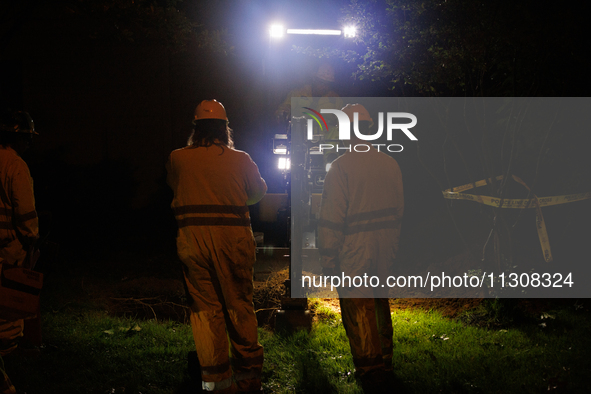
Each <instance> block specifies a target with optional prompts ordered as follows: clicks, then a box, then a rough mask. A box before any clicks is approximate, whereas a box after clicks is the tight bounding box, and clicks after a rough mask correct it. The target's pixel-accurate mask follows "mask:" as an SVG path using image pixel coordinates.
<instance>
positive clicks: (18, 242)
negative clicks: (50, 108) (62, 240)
mask: <svg viewBox="0 0 591 394" xmlns="http://www.w3.org/2000/svg"><path fill="white" fill-rule="evenodd" d="M38 238H39V222H38V220H37V211H36V210H35V197H34V195H33V180H32V179H31V174H30V172H29V167H28V166H27V164H26V163H25V162H24V161H23V159H21V158H20V156H19V155H18V154H17V153H16V152H15V151H14V149H12V148H10V147H4V146H2V145H0V263H4V264H15V265H22V264H23V262H24V260H25V258H26V256H27V252H28V251H29V248H30V247H31V246H32V245H33V244H34V243H35V241H37V239H38ZM23 327H24V322H23V320H17V321H6V320H2V317H1V316H0V354H7V353H9V352H10V351H12V350H13V349H14V348H15V347H16V342H15V340H16V339H17V338H18V337H20V336H22V335H23V334H22V333H23Z"/></svg>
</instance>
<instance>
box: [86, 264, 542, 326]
mask: <svg viewBox="0 0 591 394" xmlns="http://www.w3.org/2000/svg"><path fill="white" fill-rule="evenodd" d="M288 277H289V270H288V269H283V270H280V271H276V272H273V273H271V274H270V275H269V276H268V278H267V279H266V280H264V281H255V282H254V295H253V301H254V308H255V312H256V315H257V319H258V322H259V326H265V327H268V328H271V327H272V326H273V320H274V316H275V314H276V311H277V310H278V309H281V300H282V297H283V296H284V293H285V286H284V283H285V280H286V279H288ZM90 293H91V296H92V297H93V298H94V299H95V300H98V299H100V300H101V301H102V302H103V303H104V304H105V306H106V307H107V310H108V311H109V312H110V313H112V314H114V315H117V316H128V317H134V318H139V319H156V320H175V321H179V322H182V323H188V322H189V314H190V310H189V307H188V304H187V297H186V294H185V289H184V285H183V282H182V281H181V280H177V279H160V278H156V277H141V278H134V279H128V280H123V281H121V282H119V283H115V284H111V285H109V286H106V285H101V286H96V287H95V288H93V289H91V291H90ZM317 300H318V305H319V306H320V305H321V306H322V307H325V308H328V309H329V310H331V311H333V312H335V313H340V311H341V310H340V305H339V300H338V298H318V299H317ZM481 302H482V299H477V298H396V299H391V300H390V306H391V310H392V311H395V310H406V309H422V310H426V311H429V310H436V311H439V312H441V313H442V314H443V315H444V316H447V317H450V318H454V317H457V316H458V315H459V314H461V313H462V312H464V311H467V310H471V309H474V308H476V307H478V306H479V305H480V303H481ZM310 307H311V308H312V309H313V312H314V313H315V314H316V311H315V309H316V307H315V305H310ZM530 307H532V308H536V309H537V308H539V307H540V306H538V305H535V306H534V305H531V306H530ZM321 315H322V314H321V313H320V314H319V317H320V318H321V317H322V316H321Z"/></svg>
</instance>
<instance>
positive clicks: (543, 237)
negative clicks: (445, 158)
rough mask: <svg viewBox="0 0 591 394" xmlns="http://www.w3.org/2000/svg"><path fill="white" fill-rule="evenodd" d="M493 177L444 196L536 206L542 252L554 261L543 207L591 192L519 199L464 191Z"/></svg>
mask: <svg viewBox="0 0 591 394" xmlns="http://www.w3.org/2000/svg"><path fill="white" fill-rule="evenodd" d="M512 177H513V179H514V180H515V181H516V182H518V183H519V184H521V185H523V186H524V187H525V188H526V189H527V190H528V191H531V190H530V188H529V187H528V186H527V184H526V183H525V182H524V181H523V180H522V179H521V178H519V177H518V176H515V175H513V176H512ZM495 179H496V180H497V181H500V180H501V179H503V175H499V176H497V177H496V178H495ZM490 181H491V179H483V180H480V181H478V182H474V183H468V184H466V185H462V186H458V187H453V188H451V189H447V190H444V191H443V198H446V199H448V200H468V201H476V202H478V203H480V204H484V205H488V206H491V207H495V208H518V209H525V208H535V209H536V227H537V229H538V238H539V239H540V245H541V246H542V252H543V253H544V259H545V260H546V262H551V261H552V251H551V249H550V241H549V239H548V232H547V231H546V222H545V221H544V216H543V215H542V209H541V208H542V207H548V206H551V205H559V204H566V203H569V202H575V201H582V200H587V199H590V198H591V192H586V193H577V194H567V195H562V196H551V197H542V198H539V197H537V196H536V195H533V197H532V198H526V199H518V198H498V197H490V196H482V195H477V194H464V193H462V192H464V191H466V190H470V189H473V188H475V187H481V186H485V185H487V184H489V183H490Z"/></svg>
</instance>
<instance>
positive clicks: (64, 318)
mask: <svg viewBox="0 0 591 394" xmlns="http://www.w3.org/2000/svg"><path fill="white" fill-rule="evenodd" d="M68 291H72V289H70V290H66V294H68V297H67V298H66V299H67V300H68V301H67V302H66V301H64V300H65V299H64V298H60V299H59V300H58V299H57V298H55V297H54V298H52V297H50V296H48V297H46V300H45V302H44V305H43V315H42V317H43V318H42V321H43V338H44V343H45V345H46V346H45V348H44V349H43V350H42V352H41V353H40V354H39V355H38V356H37V357H24V356H20V355H14V356H12V357H10V358H7V359H6V360H5V364H6V368H7V371H8V374H9V376H10V377H11V379H12V380H13V383H14V384H15V386H16V387H17V389H18V390H19V393H27V394H52V393H61V394H68V393H90V394H93V393H97V394H104V393H117V394H119V393H125V394H129V393H142V394H150V393H154V394H160V393H162V394H163V393H167V394H168V393H170V394H173V393H175V394H176V393H178V394H182V393H190V392H195V391H194V390H195V385H194V383H193V382H191V381H190V378H189V375H188V372H187V353H188V352H189V351H191V350H193V349H194V345H193V338H192V334H191V329H190V326H188V325H186V324H181V323H176V322H170V321H155V320H140V319H133V318H121V317H115V316H111V315H109V314H108V313H107V312H106V311H105V308H104V305H102V304H101V303H93V302H92V300H88V299H84V297H74V298H71V297H70V296H71V295H70V294H69V293H68ZM74 293H75V292H74ZM311 301H312V302H311V304H312V305H313V306H314V307H315V308H316V309H317V310H318V311H320V312H321V314H320V315H321V316H322V319H321V320H320V321H319V322H318V323H316V324H315V325H314V328H313V330H312V331H311V332H310V333H307V332H298V333H296V334H293V335H291V336H289V335H278V334H274V333H273V332H271V331H268V330H265V329H260V330H259V335H260V341H261V343H262V344H263V346H264V347H265V364H264V369H263V387H264V389H265V392H267V393H330V392H333V393H360V392H361V389H360V387H359V386H358V384H357V382H356V381H355V379H354V375H353V372H354V366H353V362H352V359H351V354H350V351H349V344H348V341H347V338H346V335H345V331H344V328H343V326H342V323H341V321H340V315H339V314H338V313H335V312H334V311H332V310H330V308H327V307H324V306H323V305H322V303H321V302H320V301H319V300H311ZM586 303H587V301H585V304H586ZM392 320H393V324H394V343H395V349H394V370H395V372H396V374H397V377H398V379H399V381H400V382H402V385H403V388H404V389H406V392H409V393H433V392H441V393H540V392H547V391H550V392H569V393H570V392H574V393H586V392H591V383H589V380H588V375H589V371H591V361H590V360H589V356H590V354H591V353H590V350H591V339H590V338H591V337H590V335H591V334H590V333H591V316H590V314H589V311H588V307H586V306H585V307H583V306H582V305H581V303H580V302H579V303H575V301H573V302H572V303H570V304H567V305H561V306H557V307H556V309H555V310H552V311H548V312H547V313H545V314H544V315H543V319H542V315H540V316H535V318H531V319H529V320H527V321H526V322H524V323H519V324H515V323H512V324H510V325H508V326H504V327H503V326H498V325H489V326H484V327H482V326H479V325H475V324H466V323H465V322H464V321H462V320H461V319H458V320H452V319H448V318H445V317H442V316H441V315H440V314H439V313H438V312H435V311H427V312H426V311H420V310H407V311H398V312H394V313H393V314H392ZM549 389H550V390H549Z"/></svg>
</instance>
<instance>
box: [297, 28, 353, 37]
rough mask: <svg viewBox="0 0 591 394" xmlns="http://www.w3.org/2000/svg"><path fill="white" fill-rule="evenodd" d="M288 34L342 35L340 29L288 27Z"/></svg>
mask: <svg viewBox="0 0 591 394" xmlns="http://www.w3.org/2000/svg"><path fill="white" fill-rule="evenodd" d="M287 34H310V35H317V36H340V35H341V31H340V30H328V29H287Z"/></svg>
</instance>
